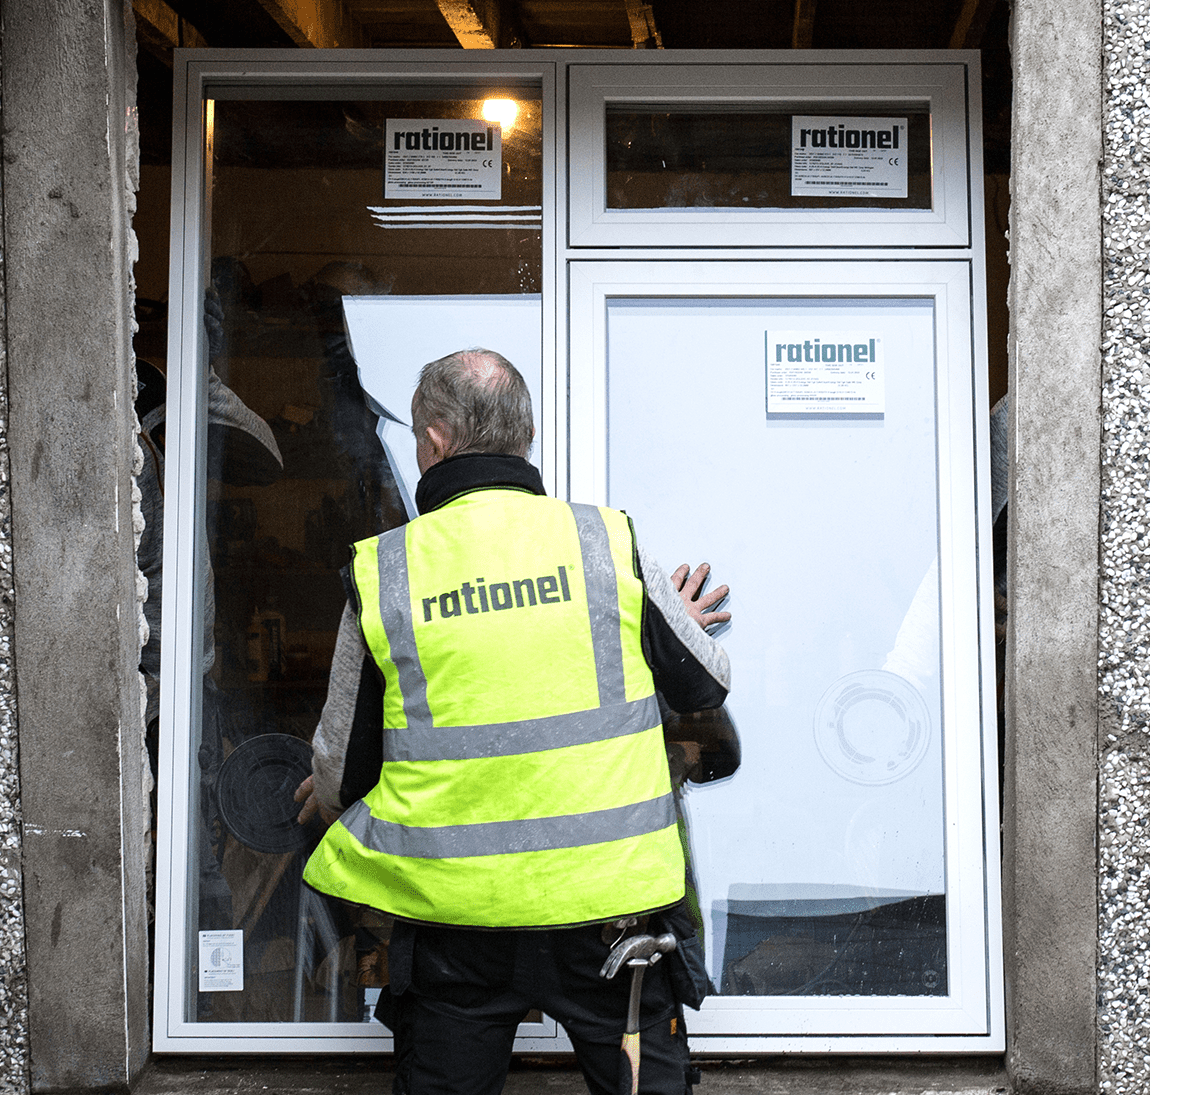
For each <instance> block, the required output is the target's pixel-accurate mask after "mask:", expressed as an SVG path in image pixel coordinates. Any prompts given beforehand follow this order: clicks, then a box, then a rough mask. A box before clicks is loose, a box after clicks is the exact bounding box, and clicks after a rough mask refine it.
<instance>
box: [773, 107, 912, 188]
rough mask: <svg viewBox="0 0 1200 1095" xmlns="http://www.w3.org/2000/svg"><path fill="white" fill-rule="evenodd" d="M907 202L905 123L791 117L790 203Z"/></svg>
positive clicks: (885, 120)
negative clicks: (811, 199)
mask: <svg viewBox="0 0 1200 1095" xmlns="http://www.w3.org/2000/svg"><path fill="white" fill-rule="evenodd" d="M805 195H807V196H809V197H817V198H832V197H876V198H907V197H908V119H907V118H853V117H844V116H843V117H838V116H836V115H823V114H817V115H801V114H794V115H792V197H802V196H805Z"/></svg>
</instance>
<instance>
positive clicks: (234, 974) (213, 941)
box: [200, 930, 243, 992]
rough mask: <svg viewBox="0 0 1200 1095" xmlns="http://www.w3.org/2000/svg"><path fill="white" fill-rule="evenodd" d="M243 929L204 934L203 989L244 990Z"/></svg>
mask: <svg viewBox="0 0 1200 1095" xmlns="http://www.w3.org/2000/svg"><path fill="white" fill-rule="evenodd" d="M242 969H243V962H242V933H241V931H240V930H239V931H226V932H201V933H200V991H201V992H241V991H242Z"/></svg>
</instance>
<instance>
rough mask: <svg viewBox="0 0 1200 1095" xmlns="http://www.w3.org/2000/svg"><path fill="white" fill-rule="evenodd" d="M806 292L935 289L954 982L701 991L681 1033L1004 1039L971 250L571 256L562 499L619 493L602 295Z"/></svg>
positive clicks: (735, 1047) (865, 294)
mask: <svg viewBox="0 0 1200 1095" xmlns="http://www.w3.org/2000/svg"><path fill="white" fill-rule="evenodd" d="M806 297H811V298H817V299H829V298H837V297H845V298H853V299H870V298H872V297H876V298H900V299H903V298H908V299H914V298H923V299H927V300H931V301H932V302H933V310H934V346H935V359H936V361H935V367H936V407H937V412H936V414H937V425H936V445H937V457H936V460H937V467H938V483H937V496H938V514H939V520H938V527H939V531H938V538H939V545H938V555H939V560H940V567H939V579H940V586H941V603H942V665H943V700H942V702H943V711H944V715H943V722H944V725H945V727H946V733H945V738H944V750H945V751H944V771H945V796H946V797H945V809H946V828H945V849H946V935H947V939H946V942H947V983H948V988H949V992H948V994H947V995H946V996H916V997H895V996H893V997H882V996H872V997H831V996H813V997H738V996H716V997H710V998H709V999H708V1000H706V1001H705V1003H704V1006H703V1008H702V1009H701V1010H700V1012H699V1013H693V1014H691V1015H689V1018H688V1031H689V1036H690V1037H691V1039H692V1044H693V1049H695V1050H696V1051H698V1052H718V1053H729V1052H736V1053H742V1052H770V1053H780V1052H802V1051H810V1050H822V1049H823V1050H830V1049H835V1048H836V1050H837V1051H838V1052H855V1053H860V1052H927V1051H930V1050H933V1049H934V1048H937V1049H939V1050H941V1051H943V1052H945V1051H947V1050H949V1049H951V1048H952V1047H953V1048H954V1049H955V1050H957V1051H960V1052H983V1051H987V1050H998V1049H1002V1048H1003V1044H1004V1043H1003V1037H1004V1033H1003V1031H1004V1018H1003V1014H1004V1009H1003V983H1002V978H1001V965H1000V963H1001V955H1000V951H999V947H998V945H997V941H998V940H999V931H1000V919H999V905H1000V902H999V895H1000V889H999V885H1000V876H999V856H998V854H997V851H998V843H997V840H998V832H997V831H996V826H995V825H994V824H993V825H991V826H990V827H989V825H988V824H987V822H986V821H985V818H992V819H994V818H995V817H996V795H997V773H996V757H995V749H994V748H991V749H989V748H988V747H987V743H988V742H994V741H995V733H996V725H995V704H994V702H991V701H989V700H988V697H990V696H994V695H995V679H994V674H992V673H991V672H990V667H989V666H987V665H986V664H985V663H984V662H983V661H981V659H980V658H979V655H978V651H979V650H980V649H981V644H983V643H987V644H989V645H990V643H991V637H990V636H991V632H992V627H993V622H992V603H991V557H990V556H991V553H990V547H991V527H990V518H991V511H990V507H985V508H984V514H983V516H984V518H985V520H984V521H980V520H979V519H978V518H979V515H978V514H977V512H976V498H977V497H982V498H987V497H988V490H989V487H988V484H989V470H990V469H989V465H988V461H987V452H988V438H989V433H988V408H987V374H986V368H985V367H984V366H983V364H982V362H979V361H978V358H977V355H976V352H975V350H976V348H975V346H974V345H973V332H972V326H971V306H972V300H971V271H970V263H969V262H967V261H964V260H961V259H960V260H957V261H941V262H930V261H911V262H910V261H903V262H891V263H877V262H845V261H840V262H833V261H831V262H811V261H810V262H744V261H736V260H735V261H708V262H696V261H691V260H687V259H676V260H671V261H657V262H632V261H603V260H601V261H578V262H572V263H571V264H570V314H571V329H570V358H571V375H570V391H569V399H570V417H569V424H568V432H569V437H570V488H571V498H572V500H573V501H581V502H591V503H595V504H601V505H609V504H614V505H620V499H611V500H610V499H609V498H608V497H607V492H608V487H607V453H606V450H607V444H608V421H607V415H608V376H607V340H608V304H609V302H610V301H612V300H620V299H631V300H647V299H653V300H660V301H661V300H672V299H675V300H687V299H695V298H702V299H714V298H716V299H740V300H743V301H746V302H751V303H752V302H753V301H754V300H755V299H765V298H777V299H778V298H783V299H798V300H802V299H804V298H806ZM977 362H978V364H977ZM980 445H981V446H982V449H979V448H978V446H980ZM977 451H981V452H982V453H983V454H984V455H983V458H982V459H977ZM982 648H983V649H987V647H982ZM981 773H983V778H982V780H981V779H980V775H981Z"/></svg>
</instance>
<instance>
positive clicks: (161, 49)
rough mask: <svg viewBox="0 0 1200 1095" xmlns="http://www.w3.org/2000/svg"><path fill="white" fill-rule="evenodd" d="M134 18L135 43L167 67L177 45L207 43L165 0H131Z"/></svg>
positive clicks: (187, 45) (187, 46) (188, 46)
mask: <svg viewBox="0 0 1200 1095" xmlns="http://www.w3.org/2000/svg"><path fill="white" fill-rule="evenodd" d="M133 17H134V20H135V21H136V23H137V40H138V45H139V46H140V47H141V48H142V49H145V50H148V51H149V52H150V53H152V54H154V56H155V57H157V58H158V59H159V60H160V61H162V62H163V64H165V65H167V66H170V64H171V56H172V54H173V52H174V51H175V50H177V49H179V48H180V47H183V48H185V49H187V48H196V47H203V46H206V45H208V43H207V42H206V41H205V40H204V35H202V34H201V33H200V32H199V31H198V30H197V29H196V28H195V27H194V26H192V24H191V23H189V22H188V21H187V20H186V19H184V18H183V16H182V15H180V14H179V13H178V12H177V11H176V10H175V9H174V8H173V7H171V6H170V4H168V3H167V2H166V0H133Z"/></svg>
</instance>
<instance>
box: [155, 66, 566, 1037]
mask: <svg viewBox="0 0 1200 1095" xmlns="http://www.w3.org/2000/svg"><path fill="white" fill-rule="evenodd" d="M485 97H491V98H497V99H498V98H503V99H505V100H507V101H508V102H510V103H511V104H512V113H513V117H512V119H511V123H510V124H509V125H508V126H507V128H505V130H504V135H503V146H502V157H501V161H502V162H501V176H500V178H501V182H500V196H499V198H498V199H496V200H492V201H480V200H475V201H470V200H468V201H460V200H446V199H439V198H421V199H419V200H416V199H414V200H389V199H387V198H385V196H384V154H385V140H384V134H385V129H386V126H387V123H388V121H389V120H396V119H399V120H404V119H464V118H472V119H479V118H481V117H482V112H483V104H484V99H485ZM211 132H212V141H213V144H212V151H213V158H212V176H211V192H212V213H211V226H210V240H209V253H210V254H211V256H212V258H211V261H210V265H209V288H208V292H207V305H206V332H207V335H208V340H207V343H208V354H209V362H208V364H209V371H208V382H207V399H208V408H209V410H208V422H207V427H206V431H205V432H206V442H207V469H206V470H207V507H206V513H205V522H204V536H203V537H202V540H201V542H200V544H198V547H197V558H198V563H197V565H198V566H199V567H201V568H203V572H204V575H206V577H205V578H204V579H203V580H202V588H203V590H204V597H203V606H202V608H201V611H202V613H203V619H202V620H201V621H199V630H200V632H201V634H202V636H203V650H204V654H203V658H202V663H201V665H200V666H199V667H197V669H198V676H199V677H200V680H201V689H202V696H203V701H202V715H201V718H200V719H199V720H198V722H199V725H197V726H196V727H194V728H193V730H192V741H191V744H190V747H189V749H188V754H187V755H189V756H190V757H191V758H192V780H193V799H192V801H193V802H194V803H195V816H194V818H193V830H192V852H191V856H190V863H189V871H190V874H191V884H190V892H191V895H192V897H191V902H192V915H193V923H194V927H195V931H194V934H193V936H192V944H193V946H194V947H195V950H193V951H192V965H193V969H194V970H195V975H194V976H195V981H194V988H195V993H194V996H193V1004H192V1006H193V1008H194V1011H193V1013H192V1014H191V1015H190V1018H192V1019H198V1020H201V1021H224V1022H264V1021H286V1022H292V1021H317V1022H328V1021H340V1022H365V1021H370V1020H371V1018H372V1014H373V1007H374V1003H375V1000H376V998H377V997H378V987H379V986H380V985H381V984H384V983H385V982H386V940H387V939H388V935H389V931H390V923H389V922H388V920H387V918H386V917H383V916H380V915H378V914H375V913H372V912H370V911H369V910H354V909H350V908H349V907H348V906H345V905H343V904H340V903H334V902H330V901H326V900H325V899H324V898H322V897H320V896H318V895H316V894H314V893H312V892H311V891H309V890H307V889H306V888H305V887H303V886H302V884H301V882H300V874H301V870H302V867H303V864H304V861H305V859H306V857H307V855H308V853H309V852H310V851H311V849H312V848H313V847H314V846H315V844H316V842H317V840H318V839H319V837H320V835H321V829H320V826H319V824H318V823H316V822H313V823H310V824H309V825H308V826H306V827H304V828H301V827H299V826H298V825H297V824H296V822H295V816H296V813H297V811H298V806H297V805H296V804H295V803H294V802H293V801H292V791H293V790H294V789H295V787H296V785H297V784H298V783H299V782H300V780H302V779H303V778H304V776H305V775H306V774H307V767H306V766H307V757H308V745H307V743H308V741H309V740H310V739H311V737H312V734H313V731H314V730H315V728H316V724H317V720H318V718H319V715H320V711H321V706H322V704H323V701H324V697H325V692H326V689H327V685H328V674H329V665H330V661H331V657H332V652H333V645H334V639H335V636H336V632H337V627H338V621H339V619H340V616H341V612H342V607H343V605H344V604H345V592H344V588H343V584H342V579H341V576H340V570H341V568H342V567H343V566H344V565H345V564H346V563H347V562H348V561H349V546H350V544H351V543H352V542H354V541H356V540H360V539H363V538H366V537H369V536H372V535H374V534H376V533H379V532H381V531H383V530H384V529H387V528H391V527H394V526H396V525H398V524H401V523H403V522H404V521H405V520H407V518H408V516H409V513H408V511H409V509H410V508H411V505H410V504H408V505H406V495H407V494H408V491H406V490H404V489H403V487H404V484H403V483H402V482H401V479H400V462H399V461H398V460H397V457H396V454H395V452H390V451H389V445H393V444H394V442H395V438H396V436H397V432H396V431H401V432H402V431H403V429H404V427H403V421H404V418H405V416H406V414H407V410H408V408H407V401H406V397H405V398H404V399H401V400H397V399H396V398H395V395H394V393H393V392H392V391H391V389H388V392H387V393H386V394H387V401H386V402H385V403H381V402H380V400H379V399H378V398H377V394H378V390H377V389H376V390H373V391H372V392H371V393H370V394H368V392H367V391H366V390H364V379H363V374H362V373H361V371H360V366H361V362H359V361H356V359H355V356H354V352H353V348H352V344H351V342H350V339H349V337H348V333H347V319H346V316H347V308H346V303H347V302H348V301H350V300H354V301H357V302H360V303H364V302H365V303H366V304H370V303H372V302H381V301H382V302H387V301H391V300H395V301H398V302H404V304H403V305H402V306H401V307H400V308H399V310H398V311H397V312H396V313H395V314H397V315H400V314H402V315H403V316H404V320H405V323H404V324H401V325H399V327H396V326H393V327H392V328H391V333H392V337H391V339H390V346H389V349H390V354H391V358H392V359H393V360H394V361H395V363H396V368H397V369H399V370H400V371H401V372H403V373H406V374H409V373H411V374H415V370H416V369H417V368H419V366H420V365H422V364H424V363H425V362H426V361H428V360H430V359H431V358H432V357H435V356H440V354H441V353H448V352H450V351H453V350H456V349H460V348H462V345H461V344H460V342H459V335H460V331H459V330H458V328H457V325H456V324H455V323H454V322H453V321H451V322H450V323H448V324H445V326H444V327H443V328H442V329H440V330H435V329H433V328H434V326H435V325H436V323H438V322H441V321H442V320H443V319H444V317H445V310H443V311H442V312H437V313H436V314H435V311H436V310H435V311H430V310H429V309H428V308H425V307H423V306H422V304H421V302H422V301H423V300H425V299H428V298H436V299H438V300H440V301H442V302H446V301H451V302H452V301H454V300H460V301H465V300H466V299H467V298H470V299H471V300H474V299H475V298H476V297H477V296H479V295H488V296H490V297H493V298H495V297H500V298H504V299H506V300H509V299H519V300H521V301H530V300H532V301H533V302H534V312H535V315H537V316H540V311H539V309H538V302H539V301H540V297H539V294H540V291H541V199H542V183H541V104H540V100H539V98H538V93H537V91H536V90H532V89H531V90H522V89H520V88H507V87H506V88H496V89H489V93H488V96H485V95H483V94H481V92H480V91H479V90H471V91H468V92H464V93H463V94H461V95H458V96H457V97H456V96H455V95H454V94H453V93H445V92H443V93H441V97H438V98H432V97H427V96H425V95H423V94H421V93H416V92H414V93H413V96H412V97H411V98H409V99H392V100H389V101H372V100H355V101H278V102H276V101H266V100H256V101H217V102H216V103H215V104H213V110H212V129H211ZM527 313H528V308H526V309H525V313H524V314H527ZM450 314H451V315H453V312H452V311H451V313H450ZM397 332H398V333H397ZM537 345H538V343H537V342H536V341H535V342H534V346H535V347H536V346H537ZM430 346H434V347H439V346H441V347H442V348H441V349H439V350H435V351H433V352H431V351H430ZM535 352H536V351H535ZM418 358H419V360H418ZM522 367H523V368H525V369H527V370H529V371H531V372H537V371H538V370H539V369H540V362H539V361H538V360H536V358H535V359H534V360H525V361H522ZM385 371H386V369H385ZM395 403H399V406H398V407H397V406H393V405H392V404H395ZM381 415H382V417H381ZM144 421H146V422H148V423H149V424H150V426H151V427H152V426H153V425H154V423H155V421H156V419H155V418H153V416H152V417H151V418H149V419H146V420H144ZM389 428H390V429H391V430H392V433H391V434H390V435H389V432H388V431H389ZM389 437H390V438H391V440H389ZM147 439H148V441H150V442H151V444H153V438H152V437H150V435H149V433H148V434H147ZM160 440H161V442H162V444H161V445H156V446H155V447H154V451H151V449H150V448H147V447H146V444H145V443H144V445H143V448H144V451H146V453H147V455H148V456H149V457H150V459H148V460H147V462H146V466H147V468H148V469H149V470H148V471H144V472H143V477H151V478H152V477H153V475H154V474H155V473H154V468H156V467H158V466H160V464H156V463H155V459H156V458H157V459H159V460H160V461H161V454H162V451H163V446H165V444H166V441H165V439H164V438H161V437H160ZM149 487H150V483H149V481H148V482H147V489H149ZM143 493H144V494H145V493H146V491H144V492H143ZM151 493H152V492H151ZM159 496H160V497H161V490H160V491H159ZM159 542H160V543H161V540H160V541H159ZM159 551H160V553H161V548H159ZM144 569H145V568H144ZM151 580H152V581H153V578H152V579H151ZM159 580H160V582H161V568H160V579H159ZM159 588H160V590H161V585H160V587H159ZM159 596H160V597H161V592H160V594H159Z"/></svg>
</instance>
